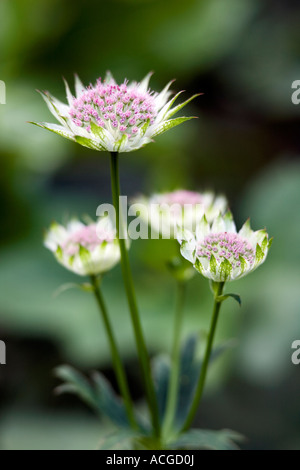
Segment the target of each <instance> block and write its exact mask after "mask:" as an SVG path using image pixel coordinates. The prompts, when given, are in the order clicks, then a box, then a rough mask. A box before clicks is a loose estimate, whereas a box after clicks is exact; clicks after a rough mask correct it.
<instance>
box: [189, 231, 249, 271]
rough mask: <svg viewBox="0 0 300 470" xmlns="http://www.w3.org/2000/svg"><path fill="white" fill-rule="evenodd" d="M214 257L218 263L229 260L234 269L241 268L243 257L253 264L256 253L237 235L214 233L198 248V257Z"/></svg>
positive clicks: (246, 241)
mask: <svg viewBox="0 0 300 470" xmlns="http://www.w3.org/2000/svg"><path fill="white" fill-rule="evenodd" d="M212 255H214V257H215V258H216V260H217V261H218V263H221V262H222V261H224V260H225V259H227V260H228V261H229V262H230V263H231V264H232V267H233V268H235V267H239V266H240V265H241V262H240V260H239V258H240V256H242V257H243V258H244V259H245V260H246V261H248V262H249V263H250V265H251V264H253V262H254V259H255V252H254V249H253V247H252V246H251V245H250V243H249V242H248V240H246V239H245V238H242V237H241V236H239V235H238V234H237V233H227V232H224V233H212V234H210V235H207V236H206V237H205V238H204V240H203V241H202V242H201V243H199V245H198V247H197V256H199V257H202V258H208V260H210V259H211V257H212Z"/></svg>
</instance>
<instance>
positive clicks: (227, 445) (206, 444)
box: [170, 429, 243, 450]
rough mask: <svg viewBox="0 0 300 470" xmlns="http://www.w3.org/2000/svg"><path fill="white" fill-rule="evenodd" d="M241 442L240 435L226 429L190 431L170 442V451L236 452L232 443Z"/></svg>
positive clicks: (235, 447)
mask: <svg viewBox="0 0 300 470" xmlns="http://www.w3.org/2000/svg"><path fill="white" fill-rule="evenodd" d="M242 440H243V436H242V435H241V434H239V433H237V432H235V431H231V430H227V429H224V430H222V431H210V430H206V429H190V430H189V431H187V432H186V433H185V434H182V435H181V436H180V437H179V438H178V439H177V440H176V441H175V442H172V443H171V445H170V447H171V448H172V449H182V448H183V449H210V450H238V446H237V445H236V444H235V442H234V441H238V442H239V441H242Z"/></svg>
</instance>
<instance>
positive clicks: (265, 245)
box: [261, 237, 268, 251]
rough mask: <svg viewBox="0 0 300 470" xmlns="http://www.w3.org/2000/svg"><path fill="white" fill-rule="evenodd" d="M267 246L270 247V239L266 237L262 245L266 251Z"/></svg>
mask: <svg viewBox="0 0 300 470" xmlns="http://www.w3.org/2000/svg"><path fill="white" fill-rule="evenodd" d="M267 246H268V237H265V238H264V239H263V241H262V244H261V247H262V250H263V251H265V249H266V248H267Z"/></svg>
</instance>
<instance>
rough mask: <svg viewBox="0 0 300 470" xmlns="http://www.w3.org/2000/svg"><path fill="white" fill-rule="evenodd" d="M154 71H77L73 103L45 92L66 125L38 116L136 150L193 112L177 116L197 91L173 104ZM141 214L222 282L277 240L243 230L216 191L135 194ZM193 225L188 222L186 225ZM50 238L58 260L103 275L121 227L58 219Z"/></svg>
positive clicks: (102, 145) (91, 141)
mask: <svg viewBox="0 0 300 470" xmlns="http://www.w3.org/2000/svg"><path fill="white" fill-rule="evenodd" d="M150 77H151V74H148V75H147V76H146V77H145V78H144V80H142V81H141V82H140V83H137V82H131V83H129V82H128V81H127V80H125V81H124V82H123V83H122V84H120V85H118V84H117V83H116V81H115V80H114V78H113V77H112V75H111V74H110V73H108V74H107V75H106V78H105V79H104V81H102V80H101V79H99V80H98V81H97V82H96V84H95V86H93V85H90V86H89V87H87V88H85V87H84V86H83V84H82V83H81V81H80V80H79V78H78V77H77V76H76V77H75V91H76V94H75V96H73V95H72V93H71V91H70V88H69V86H68V84H67V83H66V82H65V85H66V93H67V100H68V104H64V103H62V102H61V101H59V100H57V99H56V98H55V97H53V96H52V95H50V93H48V92H45V93H42V96H43V98H44V100H45V101H46V103H47V106H48V108H49V110H50V111H51V113H52V114H53V115H54V116H55V118H56V119H57V120H58V121H59V123H60V125H56V124H49V123H33V124H36V125H37V126H39V127H42V128H44V129H48V130H49V131H51V132H54V133H56V134H59V135H61V136H63V137H65V138H67V139H70V140H73V141H75V142H77V143H79V144H81V145H83V146H85V147H88V148H91V149H95V150H100V151H102V150H107V151H110V152H130V151H133V150H137V149H139V148H141V147H143V146H144V145H146V144H148V143H149V142H151V141H152V139H153V137H155V136H157V135H160V134H162V133H164V132H166V131H167V130H169V129H171V128H173V127H175V126H177V125H179V124H181V123H183V122H185V121H187V120H189V119H192V117H180V118H175V119H171V117H172V116H173V115H174V114H175V113H177V112H178V111H179V110H181V109H182V108H183V107H184V106H185V105H186V104H187V103H189V102H190V101H191V100H192V99H193V98H195V97H196V96H198V95H194V96H192V97H191V98H189V99H188V100H186V101H185V102H183V103H180V104H178V105H177V106H175V107H173V104H174V103H175V101H176V99H177V98H178V96H179V95H180V94H181V93H182V92H179V93H177V95H175V96H174V97H173V98H172V99H169V98H170V96H171V92H170V91H169V88H170V85H171V83H172V82H170V83H168V84H167V86H166V87H165V88H164V89H163V90H162V91H161V92H160V93H154V92H153V91H151V90H150V89H149V80H150ZM135 202H136V203H139V204H140V206H142V207H141V209H142V210H141V216H144V217H145V220H146V223H147V224H149V225H150V226H151V228H152V229H154V231H156V232H157V233H159V234H162V236H163V238H167V237H171V238H172V237H173V238H177V239H178V241H179V243H180V245H181V254H182V255H183V257H184V258H186V259H187V260H188V261H190V262H191V263H192V264H193V266H194V267H195V268H196V270H197V271H199V272H200V273H201V274H203V275H204V276H205V277H207V278H209V279H212V280H214V281H216V282H223V281H229V280H234V279H238V278H240V277H242V276H244V275H245V274H247V273H248V272H250V271H253V270H254V269H256V268H257V267H258V266H259V265H260V264H261V263H263V262H264V260H265V258H266V256H267V253H268V249H269V247H270V245H271V240H269V238H268V235H267V233H266V231H265V230H259V231H257V232H253V230H252V229H251V228H250V224H249V222H246V223H245V224H244V226H243V227H242V229H241V230H240V231H239V232H237V230H236V227H235V224H234V222H233V219H232V215H231V213H230V212H227V213H225V212H226V209H227V207H228V204H227V201H226V199H225V198H224V197H223V196H218V197H216V196H215V195H214V194H213V193H196V192H192V191H186V190H179V191H174V192H171V193H163V194H154V195H153V196H152V197H150V198H145V197H141V198H138V199H136V200H135ZM186 227H188V229H187V228H186ZM45 245H46V246H47V247H48V248H49V249H50V250H51V251H53V252H54V253H55V256H56V258H57V260H58V261H59V262H60V263H61V264H63V265H64V266H65V267H66V268H68V269H70V270H72V271H74V272H75V273H77V274H79V275H91V274H99V273H102V272H105V271H107V270H108V269H110V268H111V267H113V266H114V265H115V264H116V263H117V262H118V261H119V258H120V252H119V246H118V242H117V240H116V237H115V230H114V228H113V227H112V224H111V222H110V221H109V220H106V218H105V219H102V220H101V221H100V222H99V223H98V224H95V223H92V224H89V225H84V224H82V223H81V222H79V221H72V222H70V223H69V224H68V225H67V227H63V226H61V225H58V224H53V225H52V227H51V229H50V230H49V232H48V233H47V236H46V239H45Z"/></svg>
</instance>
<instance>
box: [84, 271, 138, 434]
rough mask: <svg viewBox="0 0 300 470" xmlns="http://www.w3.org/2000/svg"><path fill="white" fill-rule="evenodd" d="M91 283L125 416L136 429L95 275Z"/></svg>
mask: <svg viewBox="0 0 300 470" xmlns="http://www.w3.org/2000/svg"><path fill="white" fill-rule="evenodd" d="M91 283H92V286H93V290H94V294H95V297H96V300H97V303H98V305H99V308H100V312H101V314H102V319H103V322H104V326H105V329H106V333H107V336H108V340H109V345H110V350H111V356H112V361H113V366H114V370H115V374H116V377H117V381H118V385H119V388H120V392H121V395H122V397H123V400H124V405H125V408H126V413H127V417H128V420H129V422H130V424H131V426H132V427H133V428H134V429H137V423H136V420H135V416H134V411H133V403H132V400H131V396H130V392H129V387H128V382H127V378H126V374H125V370H124V367H123V364H122V361H121V357H120V354H119V351H118V346H117V343H116V340H115V337H114V334H113V330H112V326H111V324H110V321H109V317H108V313H107V309H106V305H105V302H104V299H103V295H102V292H101V290H100V287H99V283H98V282H97V278H96V276H91Z"/></svg>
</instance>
